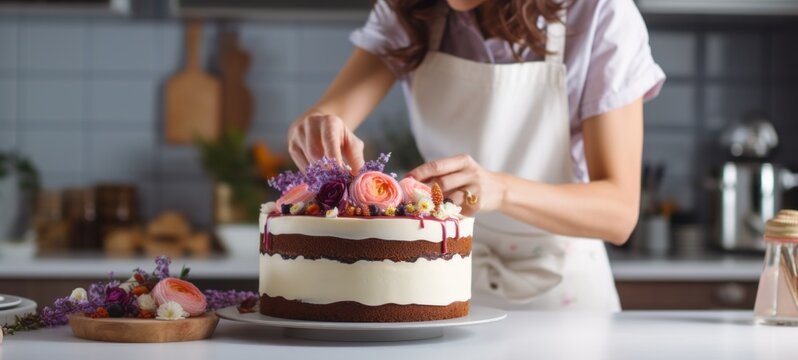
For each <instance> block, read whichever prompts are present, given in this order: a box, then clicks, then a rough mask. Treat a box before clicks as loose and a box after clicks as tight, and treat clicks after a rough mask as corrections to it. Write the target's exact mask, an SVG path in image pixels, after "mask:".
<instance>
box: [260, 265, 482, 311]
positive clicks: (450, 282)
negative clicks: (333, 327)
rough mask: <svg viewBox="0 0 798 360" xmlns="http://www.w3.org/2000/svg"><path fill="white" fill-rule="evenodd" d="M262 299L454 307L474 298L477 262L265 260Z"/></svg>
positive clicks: (261, 280) (261, 288)
mask: <svg viewBox="0 0 798 360" xmlns="http://www.w3.org/2000/svg"><path fill="white" fill-rule="evenodd" d="M259 289H260V293H261V294H264V293H265V294H267V295H269V296H275V297H276V296H282V297H284V298H286V299H288V300H299V301H302V302H305V303H311V304H329V303H334V302H338V301H356V302H359V303H361V304H364V305H369V306H377V305H383V304H389V303H393V304H399V305H408V304H419V305H438V306H444V305H449V304H451V303H453V302H455V301H467V300H469V299H470V298H471V256H467V257H462V256H460V255H454V256H453V257H452V258H451V259H450V260H445V259H435V260H427V259H425V258H419V259H418V260H416V261H415V262H394V261H391V260H384V261H365V260H361V261H358V262H355V263H353V264H345V263H342V262H338V261H335V260H328V259H318V260H309V259H305V258H303V257H301V256H300V257H298V258H296V259H283V258H282V256H280V255H278V254H275V255H271V256H270V255H267V254H261V256H260V286H259Z"/></svg>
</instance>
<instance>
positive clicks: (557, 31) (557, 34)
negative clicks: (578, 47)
mask: <svg viewBox="0 0 798 360" xmlns="http://www.w3.org/2000/svg"><path fill="white" fill-rule="evenodd" d="M559 18H560V21H558V22H553V23H549V24H546V50H548V51H549V52H550V54H548V55H546V62H550V63H557V64H561V63H563V61H564V58H565V57H564V55H565V9H563V10H560V13H559Z"/></svg>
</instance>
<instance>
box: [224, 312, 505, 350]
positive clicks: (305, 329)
mask: <svg viewBox="0 0 798 360" xmlns="http://www.w3.org/2000/svg"><path fill="white" fill-rule="evenodd" d="M216 314H217V315H219V317H221V318H223V319H227V320H233V321H241V322H247V323H252V324H258V325H266V326H275V327H282V328H284V329H285V334H286V335H287V336H291V337H297V338H303V339H313V340H329V341H403V340H420V339H429V338H434V337H439V336H442V335H443V329H444V328H447V327H455V326H468V325H478V324H485V323H489V322H494V321H499V320H502V319H504V318H506V317H507V312H505V311H503V310H499V309H494V308H489V307H484V306H475V305H472V306H471V309H470V310H469V313H468V315H467V316H464V317H461V318H456V319H447V320H432V321H413V322H384V323H369V322H332V321H308V320H293V319H283V318H278V317H273V316H266V315H263V314H260V313H258V312H254V313H246V314H241V313H239V312H238V309H237V308H236V307H235V306H230V307H226V308H224V309H220V310H217V311H216Z"/></svg>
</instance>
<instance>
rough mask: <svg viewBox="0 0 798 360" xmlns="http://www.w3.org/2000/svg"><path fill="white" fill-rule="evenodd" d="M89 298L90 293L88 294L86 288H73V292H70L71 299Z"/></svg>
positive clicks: (81, 299) (82, 299)
mask: <svg viewBox="0 0 798 360" xmlns="http://www.w3.org/2000/svg"><path fill="white" fill-rule="evenodd" d="M87 298H88V295H87V294H86V289H84V288H76V289H75V290H72V293H71V294H69V300H73V301H84V300H86V299H87Z"/></svg>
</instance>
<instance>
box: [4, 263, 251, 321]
mask: <svg viewBox="0 0 798 360" xmlns="http://www.w3.org/2000/svg"><path fill="white" fill-rule="evenodd" d="M171 262H172V261H171V259H170V258H169V257H166V256H158V257H156V258H155V264H156V267H155V270H154V271H152V272H151V273H147V272H146V271H144V270H141V269H138V268H137V269H135V270H133V274H132V276H131V277H130V278H129V279H127V280H125V281H123V282H120V281H118V280H114V279H113V274H109V277H110V280H108V281H105V282H97V283H94V284H91V285H90V286H89V288H88V290H86V289H84V288H76V289H74V290H72V292H71V293H70V295H69V296H65V297H62V298H58V299H56V300H55V302H53V304H52V305H50V306H45V307H44V309H42V311H41V312H40V313H38V314H30V315H26V316H24V317H17V319H16V322H15V323H13V324H6V325H3V327H2V332H0V334H2V333H6V334H13V333H14V332H15V331H23V330H34V329H38V328H42V327H55V326H61V325H66V324H67V323H68V322H69V315H71V314H84V315H86V316H88V317H91V318H139V319H156V320H165V321H166V320H181V319H185V318H188V317H193V316H201V315H203V314H205V313H206V312H207V311H213V310H217V309H221V308H224V307H228V306H232V305H239V311H240V312H252V311H254V308H255V305H256V303H257V299H258V295H257V294H256V293H254V292H250V291H235V290H229V291H220V290H205V291H204V292H202V291H200V290H199V289H198V288H197V287H196V286H194V284H192V283H191V282H189V281H188V280H186V279H187V277H188V274H189V271H190V269H189V268H187V267H185V266H184V267H183V268H182V270H181V271H180V274H179V275H178V277H173V276H172V275H171V273H170V271H169V265H170V264H171Z"/></svg>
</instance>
